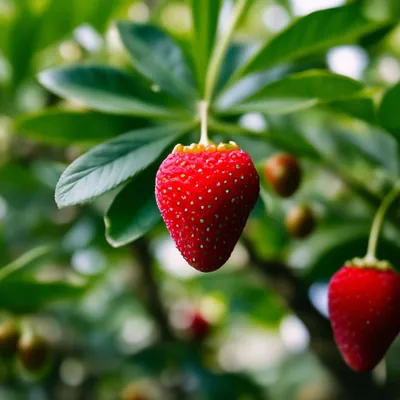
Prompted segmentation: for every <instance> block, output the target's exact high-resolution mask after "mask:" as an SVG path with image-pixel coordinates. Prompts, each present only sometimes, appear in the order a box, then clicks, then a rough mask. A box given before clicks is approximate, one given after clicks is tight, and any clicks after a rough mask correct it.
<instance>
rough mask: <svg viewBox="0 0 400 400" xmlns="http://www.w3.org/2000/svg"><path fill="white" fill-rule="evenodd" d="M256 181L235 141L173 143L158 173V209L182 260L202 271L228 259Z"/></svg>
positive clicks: (254, 197) (257, 186) (252, 202)
mask: <svg viewBox="0 0 400 400" xmlns="http://www.w3.org/2000/svg"><path fill="white" fill-rule="evenodd" d="M259 190H260V182H259V177H258V174H257V171H256V169H255V168H254V165H253V162H252V161H251V159H250V156H249V155H248V154H247V153H246V152H245V151H243V150H240V149H239V148H238V146H237V145H236V144H235V143H234V142H230V143H229V144H224V143H221V144H220V145H218V146H215V145H208V146H204V145H201V144H192V145H191V146H182V145H177V146H176V147H175V149H174V151H173V152H172V153H171V154H170V155H169V156H168V157H167V158H166V159H165V160H164V161H163V163H162V164H161V166H160V168H159V170H158V172H157V177H156V199H157V204H158V208H159V209H160V211H161V215H162V217H163V219H164V221H165V223H166V225H167V228H168V230H169V233H170V234H171V237H172V238H173V240H174V241H175V244H176V246H177V248H178V249H179V251H180V252H181V253H182V255H183V257H184V258H185V259H186V261H187V262H188V263H189V264H190V265H191V266H193V267H194V268H196V269H197V270H199V271H202V272H211V271H215V270H217V269H218V268H220V267H221V266H222V265H223V264H225V262H226V261H227V260H228V258H229V256H230V255H231V253H232V251H233V248H234V247H235V245H236V243H237V241H238V240H239V237H240V235H241V233H242V231H243V228H244V226H245V224H246V221H247V218H248V216H249V214H250V211H251V210H252V208H253V207H254V205H255V203H256V201H257V198H258V194H259Z"/></svg>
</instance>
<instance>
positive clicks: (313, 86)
mask: <svg viewBox="0 0 400 400" xmlns="http://www.w3.org/2000/svg"><path fill="white" fill-rule="evenodd" d="M363 88H364V87H363V86H362V84H361V83H359V82H358V81H355V80H353V79H350V78H347V77H345V76H343V75H336V74H332V73H330V72H327V71H319V70H315V71H307V72H302V73H299V74H293V75H291V76H289V77H287V78H284V79H282V80H279V81H276V82H273V83H271V84H269V85H267V86H265V87H264V88H263V89H261V90H260V91H258V92H257V93H255V94H254V95H252V96H251V97H249V98H247V99H246V101H245V102H244V103H242V104H238V105H237V106H235V107H233V109H228V110H227V112H228V113H231V112H232V113H242V112H263V113H267V114H286V113H290V112H294V111H298V110H302V109H304V108H309V107H313V106H315V105H317V104H321V103H324V102H330V101H335V100H342V99H344V100H348V98H349V97H350V96H355V95H357V94H358V93H360V92H361V91H362V90H363Z"/></svg>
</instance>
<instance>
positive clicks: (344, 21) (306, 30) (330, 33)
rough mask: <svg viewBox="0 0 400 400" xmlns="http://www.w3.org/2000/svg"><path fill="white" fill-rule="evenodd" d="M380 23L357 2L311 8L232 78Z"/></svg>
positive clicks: (336, 42)
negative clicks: (370, 16)
mask: <svg viewBox="0 0 400 400" xmlns="http://www.w3.org/2000/svg"><path fill="white" fill-rule="evenodd" d="M380 26H381V25H379V24H378V23H377V22H374V21H370V20H368V19H367V18H366V17H365V16H364V14H363V12H362V10H361V8H360V6H359V5H350V6H343V7H337V8H331V9H327V10H321V11H316V12H313V13H311V14H309V15H306V16H304V17H302V18H300V19H299V20H297V21H295V22H294V23H293V24H292V25H290V26H289V27H288V28H287V29H285V30H284V31H283V32H281V33H279V34H278V35H277V36H275V37H274V38H273V39H272V40H271V41H269V42H268V43H266V44H265V45H263V46H262V47H261V48H260V50H259V51H258V52H256V53H255V54H254V55H253V56H252V57H251V58H250V59H249V60H248V61H247V62H246V63H245V64H244V65H243V66H242V67H241V68H240V69H239V71H237V73H236V74H235V75H234V77H233V80H237V79H239V78H240V77H242V76H244V75H247V74H251V73H255V72H259V71H262V70H265V69H266V68H270V67H273V66H275V65H277V64H280V63H286V62H291V61H294V60H296V59H299V58H301V57H305V56H308V55H310V54H313V53H316V52H318V51H321V50H324V49H327V48H329V47H332V46H335V45H339V44H343V43H348V42H351V41H352V40H354V39H356V38H358V37H360V36H362V35H363V34H366V33H368V32H372V31H374V30H376V29H378V28H379V27H380Z"/></svg>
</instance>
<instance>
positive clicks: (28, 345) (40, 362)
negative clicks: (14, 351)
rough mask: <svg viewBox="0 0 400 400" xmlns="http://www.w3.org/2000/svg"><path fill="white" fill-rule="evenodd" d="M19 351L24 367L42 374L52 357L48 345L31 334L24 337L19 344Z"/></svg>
mask: <svg viewBox="0 0 400 400" xmlns="http://www.w3.org/2000/svg"><path fill="white" fill-rule="evenodd" d="M18 351H19V358H20V360H21V364H22V366H23V367H24V368H25V369H26V370H27V371H30V372H40V371H41V370H42V369H43V368H44V366H45V365H46V363H47V361H48V360H49V356H50V348H49V345H48V343H47V342H46V341H45V340H44V339H43V338H41V337H39V336H35V335H33V334H31V333H29V334H26V335H24V336H22V338H21V340H20V341H19V343H18Z"/></svg>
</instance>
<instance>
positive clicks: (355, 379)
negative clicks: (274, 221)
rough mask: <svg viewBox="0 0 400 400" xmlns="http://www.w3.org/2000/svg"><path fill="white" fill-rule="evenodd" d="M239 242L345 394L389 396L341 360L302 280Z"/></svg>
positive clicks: (282, 266)
mask: <svg viewBox="0 0 400 400" xmlns="http://www.w3.org/2000/svg"><path fill="white" fill-rule="evenodd" d="M242 242H243V244H244V245H245V247H246V249H247V251H248V253H249V256H250V260H251V264H252V265H253V266H254V267H256V268H257V269H258V270H259V272H260V273H261V274H262V275H263V276H264V277H265V278H266V281H267V283H268V284H269V286H270V287H271V288H272V289H273V290H274V291H275V292H276V293H277V294H278V295H279V296H280V297H281V299H282V300H283V301H284V302H285V304H286V306H287V307H288V308H289V309H291V311H292V312H293V313H294V314H296V315H297V317H298V318H299V319H300V320H301V321H302V322H303V324H304V325H305V326H306V327H307V329H308V331H309V334H310V346H311V349H312V350H313V352H314V354H315V355H316V356H317V358H318V359H319V361H320V362H321V363H322V364H323V365H324V366H325V367H326V368H327V370H328V371H329V372H330V373H331V374H332V376H333V377H334V378H335V379H336V382H337V383H338V385H339V387H340V389H341V391H342V392H343V395H344V396H346V397H345V398H346V399H349V400H350V399H356V398H357V399H358V398H363V399H364V400H368V399H370V400H373V399H379V398H384V399H387V400H388V399H389V398H390V397H389V396H388V393H387V389H386V388H385V387H382V386H379V385H378V384H377V383H376V382H375V381H374V379H373V376H372V375H371V374H357V373H355V372H353V371H352V370H351V369H349V367H348V366H347V365H346V364H345V363H344V361H343V360H342V358H341V356H340V354H339V351H338V349H337V346H336V344H335V342H334V339H333V333H332V329H331V326H330V323H329V321H328V320H327V319H326V318H325V317H323V316H322V315H321V314H320V313H319V312H318V310H317V309H316V308H315V307H314V305H313V304H312V303H311V301H310V299H309V295H308V288H307V286H306V285H305V284H304V282H303V281H302V280H301V279H300V278H299V277H298V276H296V275H295V274H294V273H293V271H292V270H291V269H290V268H289V267H288V266H287V265H285V264H283V263H282V262H280V261H267V260H263V259H262V258H261V257H260V256H259V255H258V254H257V253H256V251H255V249H254V247H253V245H252V243H251V242H250V241H249V240H248V239H247V238H245V237H242Z"/></svg>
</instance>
